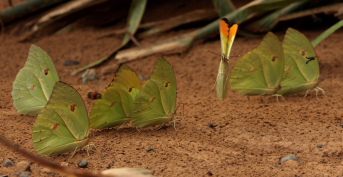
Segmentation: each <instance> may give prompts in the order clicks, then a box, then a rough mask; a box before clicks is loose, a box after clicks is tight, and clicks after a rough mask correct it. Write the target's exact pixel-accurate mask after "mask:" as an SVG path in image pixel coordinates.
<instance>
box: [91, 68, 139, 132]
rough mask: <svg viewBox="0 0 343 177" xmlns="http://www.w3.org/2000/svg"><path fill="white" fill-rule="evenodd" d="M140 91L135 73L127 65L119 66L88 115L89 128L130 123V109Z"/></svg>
mask: <svg viewBox="0 0 343 177" xmlns="http://www.w3.org/2000/svg"><path fill="white" fill-rule="evenodd" d="M140 89H141V83H140V79H139V77H138V75H137V73H136V72H135V71H134V70H132V69H131V68H130V67H128V66H127V65H122V66H120V68H119V71H118V72H117V74H116V75H115V77H114V78H113V81H112V83H111V84H110V85H109V87H108V88H107V89H106V90H105V91H104V93H103V94H102V98H101V99H99V100H97V101H96V102H95V104H94V105H93V108H92V111H91V113H90V122H91V127H92V128H94V129H103V128H111V127H114V126H120V125H123V124H125V123H128V122H130V120H131V119H130V117H129V115H130V114H131V107H132V104H133V101H134V99H135V97H136V95H137V94H138V93H139V90H140Z"/></svg>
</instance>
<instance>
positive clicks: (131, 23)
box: [71, 0, 148, 75]
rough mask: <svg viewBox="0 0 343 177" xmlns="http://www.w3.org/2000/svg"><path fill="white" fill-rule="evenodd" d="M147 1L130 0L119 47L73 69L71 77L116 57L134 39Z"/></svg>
mask: <svg viewBox="0 0 343 177" xmlns="http://www.w3.org/2000/svg"><path fill="white" fill-rule="evenodd" d="M147 1H148V0H132V3H131V7H130V11H129V17H128V19H127V24H126V26H127V32H126V33H125V35H124V38H123V42H122V43H121V45H120V46H118V47H116V48H115V49H114V50H113V51H112V52H111V53H110V54H109V55H107V56H104V57H102V58H101V59H99V60H97V61H95V62H93V63H90V64H88V65H86V66H83V67H80V68H78V69H75V70H74V71H73V72H72V73H71V75H75V74H76V73H78V72H80V71H83V70H86V69H88V68H91V67H94V66H97V65H100V64H102V63H103V62H105V61H107V60H109V59H111V58H112V57H114V56H115V55H116V53H117V52H118V50H120V49H121V48H123V47H124V46H125V45H126V44H128V42H129V41H130V39H131V38H133V37H134V34H135V33H136V31H137V29H138V26H139V24H140V22H141V20H142V17H143V15H144V11H145V7H146V4H147Z"/></svg>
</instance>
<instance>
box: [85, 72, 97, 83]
mask: <svg viewBox="0 0 343 177" xmlns="http://www.w3.org/2000/svg"><path fill="white" fill-rule="evenodd" d="M81 77H82V83H83V84H87V82H89V81H93V80H95V79H96V71H95V69H87V70H86V71H85V72H84V73H83V74H82V76H81Z"/></svg>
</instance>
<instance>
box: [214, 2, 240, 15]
mask: <svg viewBox="0 0 343 177" xmlns="http://www.w3.org/2000/svg"><path fill="white" fill-rule="evenodd" d="M212 3H213V5H214V8H215V9H216V10H217V12H218V15H219V17H222V16H224V15H226V14H228V13H231V12H232V11H234V10H235V7H234V6H233V4H232V2H231V1H230V0H212Z"/></svg>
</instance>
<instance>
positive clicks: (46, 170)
mask: <svg viewBox="0 0 343 177" xmlns="http://www.w3.org/2000/svg"><path fill="white" fill-rule="evenodd" d="M40 171H41V172H43V173H47V174H55V173H54V172H53V171H51V170H50V169H49V168H42V169H41V170H40Z"/></svg>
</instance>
